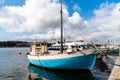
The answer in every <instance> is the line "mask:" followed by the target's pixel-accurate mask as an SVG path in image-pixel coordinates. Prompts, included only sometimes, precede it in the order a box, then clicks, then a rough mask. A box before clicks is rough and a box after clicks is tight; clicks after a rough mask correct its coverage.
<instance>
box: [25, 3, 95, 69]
mask: <svg viewBox="0 0 120 80" xmlns="http://www.w3.org/2000/svg"><path fill="white" fill-rule="evenodd" d="M60 13H61V42H60V43H61V44H60V46H61V48H60V51H57V52H56V51H55V52H54V51H53V52H49V50H48V47H47V43H46V42H35V43H32V44H31V47H30V52H29V54H27V57H28V60H29V62H30V63H31V64H33V65H36V66H39V67H45V68H51V69H89V70H90V69H93V68H94V65H95V62H96V56H97V55H96V53H90V52H88V51H81V50H79V49H77V46H76V48H75V50H73V49H72V48H68V49H67V50H63V49H64V48H63V25H62V23H63V22H62V4H61V10H60Z"/></svg>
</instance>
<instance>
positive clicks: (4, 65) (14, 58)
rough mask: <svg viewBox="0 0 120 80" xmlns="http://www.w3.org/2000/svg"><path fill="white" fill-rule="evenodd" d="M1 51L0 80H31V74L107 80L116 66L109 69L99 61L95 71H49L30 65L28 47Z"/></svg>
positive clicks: (53, 78)
mask: <svg viewBox="0 0 120 80" xmlns="http://www.w3.org/2000/svg"><path fill="white" fill-rule="evenodd" d="M0 51H1V54H0V63H1V64H0V67H1V68H0V80H5V79H10V80H21V79H22V80H29V74H32V75H33V77H35V78H47V79H50V80H56V79H57V80H73V78H74V80H85V79H86V80H107V79H108V78H109V76H110V73H111V70H112V67H111V66H114V64H113V65H111V64H107V65H108V68H109V69H107V68H106V67H104V66H105V65H104V64H103V62H101V61H100V60H98V61H97V64H96V65H95V67H94V69H92V70H91V71H86V70H67V71H65V70H49V69H44V68H39V67H36V66H33V65H30V64H29V61H28V59H27V55H26V53H27V52H29V48H28V47H27V48H0ZM9 52H11V53H9ZM19 52H21V53H22V54H21V55H19ZM107 59H108V58H107ZM109 61H110V62H115V61H116V56H115V57H114V56H113V58H110V59H109ZM106 63H107V62H106ZM98 66H99V67H98ZM43 69H44V70H43ZM108 70H109V71H108Z"/></svg>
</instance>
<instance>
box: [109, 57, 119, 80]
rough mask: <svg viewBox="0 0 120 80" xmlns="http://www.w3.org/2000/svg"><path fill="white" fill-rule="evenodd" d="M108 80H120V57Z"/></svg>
mask: <svg viewBox="0 0 120 80" xmlns="http://www.w3.org/2000/svg"><path fill="white" fill-rule="evenodd" d="M108 80H120V55H119V56H118V58H117V60H116V62H115V65H114V67H113V69H112V72H111V74H110V76H109V79H108Z"/></svg>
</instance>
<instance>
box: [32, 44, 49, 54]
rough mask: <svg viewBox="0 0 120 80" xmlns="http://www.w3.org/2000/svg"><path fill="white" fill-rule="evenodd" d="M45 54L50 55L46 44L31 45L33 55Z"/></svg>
mask: <svg viewBox="0 0 120 80" xmlns="http://www.w3.org/2000/svg"><path fill="white" fill-rule="evenodd" d="M44 53H48V48H47V43H46V42H35V43H32V44H31V46H30V54H31V55H37V54H44Z"/></svg>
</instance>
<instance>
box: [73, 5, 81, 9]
mask: <svg viewBox="0 0 120 80" xmlns="http://www.w3.org/2000/svg"><path fill="white" fill-rule="evenodd" d="M73 10H75V11H81V8H80V7H79V6H78V4H75V5H74V6H73Z"/></svg>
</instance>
